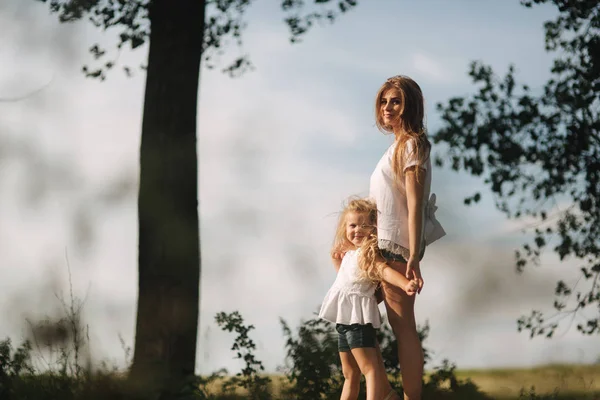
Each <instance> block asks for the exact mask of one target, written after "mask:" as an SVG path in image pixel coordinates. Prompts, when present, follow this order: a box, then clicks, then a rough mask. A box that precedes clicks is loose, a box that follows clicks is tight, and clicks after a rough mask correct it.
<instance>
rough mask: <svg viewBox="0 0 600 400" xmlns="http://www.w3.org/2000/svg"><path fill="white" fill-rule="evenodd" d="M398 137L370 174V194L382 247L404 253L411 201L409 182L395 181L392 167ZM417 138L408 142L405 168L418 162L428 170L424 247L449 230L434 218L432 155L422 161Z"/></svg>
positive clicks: (405, 152)
mask: <svg viewBox="0 0 600 400" xmlns="http://www.w3.org/2000/svg"><path fill="white" fill-rule="evenodd" d="M396 145H397V141H394V143H392V145H391V146H390V147H389V148H388V149H387V151H386V152H385V153H384V154H383V157H381V160H379V163H378V164H377V166H376V167H375V171H373V174H372V175H371V182H370V190H369V197H370V198H371V199H372V200H373V201H375V204H377V211H378V213H377V236H378V239H379V243H378V244H379V247H380V248H381V249H383V250H388V251H391V252H393V253H395V254H402V253H403V252H402V250H403V249H402V248H404V249H408V248H409V242H408V204H407V199H406V186H405V183H404V180H399V181H396V179H395V177H394V171H393V170H392V159H393V156H394V150H395V149H396ZM413 148H414V141H413V140H409V141H407V142H406V147H405V151H404V171H403V172H406V170H407V169H408V168H409V167H412V166H415V165H417V166H419V167H420V168H422V169H424V170H425V174H424V178H425V180H424V181H423V187H424V190H425V192H424V194H423V198H424V199H427V200H426V201H424V202H423V221H424V225H425V226H424V229H422V232H423V237H422V238H421V247H422V248H423V247H425V246H426V245H429V244H431V243H433V242H434V241H436V240H438V239H440V238H441V237H443V236H444V235H446V232H445V231H444V228H442V225H441V224H440V223H439V222H438V221H437V219H436V218H435V211H436V210H437V207H436V205H435V199H436V198H435V194H432V195H431V197H430V192H431V159H430V157H429V155H427V157H423V158H424V159H425V160H426V161H425V162H423V163H422V164H419V160H418V159H417V157H416V154H415V153H414V152H413Z"/></svg>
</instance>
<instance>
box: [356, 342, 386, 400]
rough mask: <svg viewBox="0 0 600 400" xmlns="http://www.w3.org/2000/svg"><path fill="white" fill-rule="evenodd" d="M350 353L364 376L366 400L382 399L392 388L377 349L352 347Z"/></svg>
mask: <svg viewBox="0 0 600 400" xmlns="http://www.w3.org/2000/svg"><path fill="white" fill-rule="evenodd" d="M351 351H352V355H353V356H354V359H355V360H356V363H357V364H358V366H359V368H360V372H361V373H362V374H363V375H364V376H365V381H366V384H367V385H366V386H367V397H366V399H367V400H382V399H384V398H385V397H386V396H387V395H388V394H389V393H390V391H391V390H392V386H391V385H390V382H389V380H388V378H387V375H386V373H385V367H384V366H383V362H381V361H382V359H381V357H380V356H379V355H378V352H379V349H377V348H373V347H362V348H355V349H352V350H351Z"/></svg>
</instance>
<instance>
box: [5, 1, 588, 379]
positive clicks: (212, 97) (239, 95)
mask: <svg viewBox="0 0 600 400" xmlns="http://www.w3.org/2000/svg"><path fill="white" fill-rule="evenodd" d="M555 15H556V10H555V9H553V8H552V7H549V6H543V7H542V6H538V7H535V8H532V9H527V8H524V7H522V6H520V4H519V2H518V1H516V0H515V1H512V0H511V1H506V0H486V1H480V2H474V1H468V0H459V1H454V2H447V1H443V0H427V1H422V2H409V1H396V2H392V1H381V2H377V3H375V2H360V3H359V6H358V7H357V8H356V9H355V10H353V11H351V12H349V13H347V14H345V15H343V16H341V17H340V18H339V19H338V20H337V21H336V22H335V23H334V24H323V25H318V26H316V27H314V28H313V29H312V30H311V31H310V32H309V33H308V34H307V35H305V37H304V38H303V40H302V42H301V43H299V44H294V45H290V43H289V34H288V32H287V27H286V26H285V24H284V23H283V21H282V17H283V15H282V14H281V11H280V10H279V8H278V7H277V2H270V1H266V0H258V1H256V2H255V4H254V5H253V6H252V7H251V8H250V9H249V12H248V14H247V21H248V27H247V29H246V30H245V32H244V43H243V46H242V47H241V48H239V47H236V46H235V45H233V44H232V45H231V46H230V47H228V48H227V53H226V54H225V55H224V56H223V60H222V65H223V66H225V64H226V61H227V60H228V59H232V58H233V57H234V56H236V55H238V54H242V53H248V54H249V55H250V57H251V60H252V62H253V64H254V66H255V68H254V70H252V71H250V72H248V73H246V74H245V75H243V76H242V77H240V78H234V79H233V78H230V77H228V76H227V75H225V74H222V73H221V72H220V71H219V70H218V68H217V69H213V70H208V69H202V71H201V74H200V80H201V87H200V91H199V98H200V102H199V110H198V124H199V125H198V151H199V187H200V189H199V212H200V229H201V249H202V270H201V274H202V281H201V302H200V308H201V316H200V327H199V336H198V337H199V345H198V357H197V371H198V372H199V373H209V372H212V371H214V370H216V369H218V368H221V367H226V368H228V369H229V370H230V371H231V372H237V371H238V370H239V368H240V366H241V364H240V363H239V362H238V361H236V360H234V359H233V353H232V352H231V351H230V346H231V344H232V341H233V336H232V335H230V334H227V333H222V332H220V331H219V329H218V327H217V326H216V325H215V323H214V316H215V314H216V313H217V312H220V311H226V312H231V311H235V310H237V311H240V313H241V314H242V316H243V317H244V319H245V321H246V322H247V323H249V324H252V325H254V326H255V327H256V329H255V330H253V331H252V332H251V337H252V339H253V340H254V341H255V342H256V343H257V347H258V348H257V356H258V358H259V359H260V360H262V361H263V362H264V364H265V367H266V369H267V370H268V371H275V370H276V369H277V367H278V366H282V365H284V358H285V349H284V339H283V336H282V329H281V325H280V322H279V319H280V318H283V319H285V320H286V321H287V322H288V323H289V324H290V325H291V326H292V327H297V326H298V325H299V324H300V323H301V322H302V321H305V320H307V319H310V318H312V317H313V316H314V313H315V312H316V311H317V309H318V307H319V305H320V302H321V300H322V299H323V296H324V295H325V293H326V291H327V289H328V288H329V286H330V285H331V283H332V282H333V280H334V278H335V271H334V269H333V267H332V266H331V265H330V262H329V260H328V250H329V246H330V244H331V241H332V238H333V231H334V227H335V223H336V213H337V212H338V211H339V210H340V207H341V205H342V203H343V201H344V200H345V199H346V198H347V197H348V196H352V195H366V194H367V193H368V182H369V176H370V174H371V172H372V170H373V168H374V167H375V165H376V163H377V161H378V160H379V158H380V157H381V155H382V154H383V152H384V151H385V149H386V148H387V147H388V146H389V145H390V143H391V140H392V138H391V137H389V136H385V135H383V134H381V133H380V132H379V131H378V130H377V129H376V127H375V125H374V120H373V105H374V96H375V93H376V92H377V90H378V88H379V86H380V85H381V84H382V83H383V82H384V81H385V79H387V78H388V77H390V76H393V75H396V74H404V75H409V76H411V77H412V78H414V79H415V80H416V81H417V82H418V83H419V84H420V85H421V87H422V89H423V92H424V95H425V98H426V111H427V124H428V129H429V131H430V132H435V131H436V129H438V128H439V127H440V126H441V122H440V117H439V114H438V113H437V112H436V110H435V104H436V103H438V102H444V101H446V100H447V99H449V98H450V97H452V96H460V95H467V94H469V93H473V92H474V90H475V88H474V87H473V85H472V84H471V82H470V80H469V78H468V76H467V71H468V66H469V63H470V62H471V61H473V60H482V61H484V62H485V63H487V64H489V65H491V66H492V67H493V68H494V69H495V71H496V72H498V73H500V74H503V73H505V72H506V71H507V69H508V66H509V65H510V64H515V65H516V71H517V78H518V80H519V81H522V82H527V83H528V84H529V86H530V87H531V88H532V89H533V90H539V89H540V88H541V86H542V85H543V83H544V82H545V80H546V79H547V78H548V76H549V70H550V65H551V60H552V58H551V55H549V54H546V53H545V52H544V50H543V48H544V46H543V37H544V33H543V28H542V26H543V22H544V21H546V20H548V19H551V18H553V17H554V16H555ZM114 39H115V33H114V32H111V31H109V32H101V31H99V30H96V29H95V28H94V27H92V26H91V25H90V24H87V23H85V22H83V23H75V24H60V23H59V22H58V20H57V18H56V16H55V15H51V14H50V13H49V11H48V8H47V5H46V4H43V3H41V2H35V1H23V0H6V1H4V2H2V4H0V60H2V62H1V63H0V100H1V99H5V100H7V99H11V98H18V97H21V96H24V95H27V94H28V93H31V92H35V93H34V94H32V95H30V96H26V98H24V99H21V100H18V101H0V254H2V257H0V291H1V292H2V293H3V294H4V295H3V296H2V297H1V298H0V310H1V312H2V315H4V318H3V321H2V324H0V338H4V337H11V338H13V340H14V341H15V342H19V341H20V340H21V339H22V338H25V337H27V335H28V323H27V321H35V320H39V319H43V318H45V317H47V316H48V317H57V316H60V315H62V311H61V303H60V296H61V295H62V296H68V295H69V290H70V285H69V276H70V277H71V282H72V290H73V293H74V296H76V297H79V298H81V299H85V302H84V305H83V308H82V312H83V317H84V321H85V324H86V326H87V330H88V332H89V340H90V352H91V355H92V357H93V359H94V361H96V362H100V361H107V362H109V363H112V364H114V365H116V366H119V367H122V366H123V365H125V362H126V361H125V360H126V355H125V353H126V352H125V351H124V349H123V346H122V344H121V340H120V338H122V340H123V342H124V344H125V346H126V347H127V346H129V347H131V346H132V345H133V339H134V327H135V312H136V295H137V203H136V195H137V185H138V174H139V169H138V159H139V145H140V132H141V115H142V114H141V112H142V106H143V94H144V74H143V71H139V70H138V71H137V72H136V73H135V74H134V76H133V77H131V78H128V77H126V76H125V75H124V74H123V73H121V72H120V71H118V70H116V71H113V73H111V74H110V75H109V77H108V79H107V80H106V81H105V82H99V81H97V80H91V79H86V78H85V77H84V76H83V74H82V73H81V67H82V65H84V64H86V63H90V62H91V61H92V58H91V55H90V54H89V53H88V51H87V50H88V48H89V47H90V46H91V45H92V44H94V43H97V42H99V43H101V44H105V45H106V46H107V47H109V46H110V45H111V44H113V43H114ZM146 52H147V48H146V47H144V48H142V49H140V50H137V51H135V52H131V51H123V52H121V53H120V54H119V55H118V60H119V62H121V63H123V64H124V65H130V66H137V65H140V64H143V63H144V60H145V57H146ZM114 54H115V53H113V55H114ZM38 89H41V90H39V91H36V90H38ZM434 154H438V155H441V156H442V157H443V155H444V148H443V146H436V147H435V148H434ZM476 191H481V193H482V200H481V202H480V203H479V204H478V205H476V206H474V207H473V206H471V207H467V206H465V205H464V204H463V199H464V198H465V197H467V196H469V195H471V194H473V193H474V192H476ZM432 192H435V193H436V194H437V198H438V201H437V204H438V206H439V209H438V212H437V213H438V219H439V220H440V222H441V223H442V224H443V226H444V228H445V230H446V231H447V232H448V235H447V236H446V237H445V238H443V239H442V240H440V241H438V242H436V243H434V244H432V246H431V247H430V248H428V249H427V252H426V255H425V258H424V259H423V261H422V263H421V265H422V271H423V274H424V278H425V288H424V290H423V292H422V294H421V295H419V297H418V298H417V302H416V315H417V321H418V323H420V324H423V323H425V322H428V323H429V325H430V328H431V330H430V335H429V337H428V338H427V340H426V342H425V346H426V347H427V348H429V349H430V350H431V351H432V352H433V359H432V366H433V365H436V364H439V363H440V362H441V360H443V359H444V358H447V359H449V360H451V361H453V362H455V363H456V364H457V366H458V367H459V368H493V367H517V366H518V367H529V366H534V365H540V364H546V363H556V362H574V363H580V362H585V363H591V362H596V361H597V360H598V358H599V357H600V352H599V351H598V350H597V349H598V346H597V338H589V337H582V336H581V335H580V334H579V333H577V332H576V330H575V328H574V326H573V327H572V328H571V329H567V328H568V327H567V325H564V326H561V328H560V329H559V331H558V336H557V337H556V338H554V339H552V340H545V339H542V338H537V339H533V340H532V339H530V338H529V335H528V334H527V333H518V332H517V324H516V320H517V319H518V318H519V317H520V316H521V315H523V314H529V312H530V311H531V310H532V309H539V310H544V311H548V312H550V313H551V312H552V310H551V305H552V300H553V297H552V294H553V290H554V286H555V284H556V281H557V279H559V278H566V279H567V280H568V281H569V282H572V281H573V279H576V278H577V275H576V272H575V268H574V266H576V264H574V262H573V261H572V260H567V261H566V262H563V263H559V261H558V258H557V257H556V256H554V255H553V254H551V253H548V254H544V255H543V257H542V259H541V265H540V266H538V267H533V268H529V269H527V270H526V271H525V273H523V274H522V275H518V274H517V273H516V272H515V268H514V250H515V249H517V248H518V246H519V245H520V244H521V243H522V242H523V241H524V240H525V239H526V236H524V235H523V234H522V233H521V228H522V226H523V225H524V224H525V223H526V221H511V220H507V219H506V217H505V216H504V215H503V214H502V213H500V212H499V211H497V210H496V208H495V206H494V200H493V198H492V197H491V194H490V191H489V189H488V188H486V187H485V186H484V184H483V182H482V180H481V179H475V178H473V177H470V176H467V175H465V174H464V173H463V174H461V173H456V172H453V171H451V170H449V169H448V168H440V167H435V168H434V171H433V182H432Z"/></svg>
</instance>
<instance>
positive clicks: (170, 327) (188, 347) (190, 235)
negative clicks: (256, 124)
mask: <svg viewBox="0 0 600 400" xmlns="http://www.w3.org/2000/svg"><path fill="white" fill-rule="evenodd" d="M204 9H205V4H204V1H199V0H178V1H169V0H153V1H152V2H151V3H150V9H149V18H150V24H151V32H150V49H149V55H148V70H147V76H146V93H145V98H144V114H143V122H142V140H141V150H140V189H139V199H138V212H139V218H138V221H139V281H138V288H139V293H138V312H137V322H136V335H135V349H134V356H133V365H132V369H131V377H132V379H133V380H134V382H136V381H139V382H140V383H141V382H144V384H150V385H151V386H154V385H159V386H162V385H163V384H164V383H161V382H164V381H165V380H167V381H179V380H180V379H181V378H185V377H188V376H191V375H193V374H194V369H195V363H196V337H197V328H198V311H199V295H200V293H199V280H200V239H199V224H198V201H197V192H198V160H197V152H196V113H197V94H198V81H199V74H200V71H199V67H200V57H201V53H202V42H203V32H204V22H203V21H204Z"/></svg>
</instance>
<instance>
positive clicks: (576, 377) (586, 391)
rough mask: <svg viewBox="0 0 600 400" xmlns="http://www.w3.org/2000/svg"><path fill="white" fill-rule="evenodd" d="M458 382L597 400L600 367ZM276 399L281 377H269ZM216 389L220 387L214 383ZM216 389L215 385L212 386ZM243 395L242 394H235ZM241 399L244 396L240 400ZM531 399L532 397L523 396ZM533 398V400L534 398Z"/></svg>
mask: <svg viewBox="0 0 600 400" xmlns="http://www.w3.org/2000/svg"><path fill="white" fill-rule="evenodd" d="M455 374H456V377H457V378H458V379H460V380H467V379H470V380H471V381H472V382H473V383H474V384H475V385H477V386H478V387H479V388H480V389H481V391H483V392H485V393H486V394H487V395H489V396H491V397H492V398H494V399H498V400H516V399H519V396H520V393H521V390H522V389H523V390H525V392H526V393H529V391H530V389H531V388H532V387H533V388H534V389H535V394H536V395H538V396H542V395H552V394H554V393H556V394H557V397H556V399H581V400H583V399H585V400H600V365H549V366H543V367H537V368H533V369H489V370H456V371H455ZM271 379H272V382H273V383H272V389H273V393H274V394H275V395H276V397H277V398H280V396H277V395H278V394H279V392H280V388H281V387H282V385H284V384H285V383H284V378H283V377H282V376H280V375H272V376H271ZM217 386H220V385H219V384H217ZM213 389H216V386H213ZM237 393H238V394H239V395H242V396H243V394H242V392H241V391H238V392H237ZM242 398H243V397H242ZM522 398H524V399H530V398H532V397H528V396H525V397H522ZM533 398H534V397H533Z"/></svg>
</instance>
